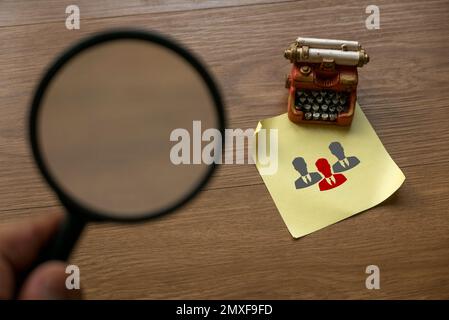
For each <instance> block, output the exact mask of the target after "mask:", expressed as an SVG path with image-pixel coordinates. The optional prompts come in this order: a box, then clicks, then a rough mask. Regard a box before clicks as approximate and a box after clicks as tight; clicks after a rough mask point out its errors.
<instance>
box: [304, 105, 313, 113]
mask: <svg viewBox="0 0 449 320" xmlns="http://www.w3.org/2000/svg"><path fill="white" fill-rule="evenodd" d="M311 108H312V107H311V106H310V104H306V105H305V106H304V107H303V109H304V110H305V111H310V109H311Z"/></svg>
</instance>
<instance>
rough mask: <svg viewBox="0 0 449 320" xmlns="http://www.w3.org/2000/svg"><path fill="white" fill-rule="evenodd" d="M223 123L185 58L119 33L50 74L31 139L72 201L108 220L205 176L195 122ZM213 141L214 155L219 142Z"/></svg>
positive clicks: (172, 197)
mask: <svg viewBox="0 0 449 320" xmlns="http://www.w3.org/2000/svg"><path fill="white" fill-rule="evenodd" d="M219 119H220V117H219V116H218V114H217V107H216V103H215V101H214V99H213V95H212V94H211V91H210V87H209V86H208V84H207V83H206V81H205V79H204V77H203V75H201V74H200V72H199V71H198V70H197V69H196V68H195V67H194V66H193V65H192V63H191V62H189V61H188V60H186V59H185V58H184V57H182V56H181V55H180V54H178V53H177V52H175V51H173V50H172V49H170V48H167V47H165V46H162V45H160V44H158V43H152V42H149V41H142V40H140V39H116V40H114V41H106V42H103V43H99V44H97V45H95V46H92V47H90V48H87V49H85V50H83V51H81V52H79V53H78V54H76V55H74V56H73V57H72V58H71V59H70V60H68V61H67V62H66V63H65V64H64V65H63V66H62V67H61V68H60V69H59V70H58V71H57V72H56V74H55V75H54V76H53V78H52V79H51V81H50V82H49V84H48V86H47V88H46V90H45V92H44V94H43V96H42V100H41V102H40V106H39V112H38V114H37V119H36V121H37V123H36V128H37V131H36V134H37V144H38V148H39V152H40V155H41V157H42V160H43V164H44V166H45V168H46V170H47V172H48V175H49V177H50V178H51V179H52V181H53V182H54V183H55V185H57V186H58V188H59V190H60V191H62V192H63V193H64V194H65V195H66V196H67V197H68V198H70V199H71V200H73V201H74V202H76V203H79V204H80V205H81V206H83V207H85V208H87V209H88V210H90V211H92V212H96V213H99V214H100V215H102V216H105V217H108V218H118V219H138V218H143V217H146V216H151V215H153V214H155V213H158V212H161V211H164V210H166V209H167V208H169V207H171V206H174V205H175V204H176V203H179V202H182V201H183V200H184V199H185V198H186V197H188V196H189V194H191V193H192V190H194V189H195V188H197V187H198V186H199V185H200V184H201V183H202V182H203V181H204V179H205V178H206V176H207V175H208V173H209V170H210V164H207V163H204V162H203V161H200V163H198V161H196V164H193V162H194V157H197V158H198V152H200V153H201V150H202V147H203V146H204V142H201V138H202V137H201V133H200V136H198V132H194V129H193V127H194V126H196V127H197V128H198V126H200V127H201V129H202V130H204V129H208V128H215V129H221V127H220V120H219ZM194 121H195V123H194ZM170 137H172V140H174V141H170ZM208 143H210V142H208ZM212 143H217V149H216V150H217V151H219V148H220V147H221V141H215V142H212ZM218 144H220V145H218ZM195 153H196V154H195ZM217 156H218V153H217ZM181 159H182V162H183V163H182V164H179V162H180V160H181ZM189 163H190V164H189Z"/></svg>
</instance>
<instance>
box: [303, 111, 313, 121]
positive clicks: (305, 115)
mask: <svg viewBox="0 0 449 320" xmlns="http://www.w3.org/2000/svg"><path fill="white" fill-rule="evenodd" d="M304 118H305V119H306V120H310V118H312V113H311V112H306V113H305V114H304Z"/></svg>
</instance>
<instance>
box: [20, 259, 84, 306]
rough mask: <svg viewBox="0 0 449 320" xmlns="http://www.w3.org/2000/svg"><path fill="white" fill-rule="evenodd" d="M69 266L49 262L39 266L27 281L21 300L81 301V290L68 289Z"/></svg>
mask: <svg viewBox="0 0 449 320" xmlns="http://www.w3.org/2000/svg"><path fill="white" fill-rule="evenodd" d="M66 267H67V264H66V263H64V262H61V261H49V262H46V263H44V264H42V265H40V266H38V267H37V268H36V269H35V270H34V271H33V272H32V273H31V274H30V276H29V277H28V278H27V280H26V281H25V283H24V285H23V287H22V289H21V291H20V294H19V299H21V300H66V299H81V297H82V295H81V290H80V289H68V288H67V287H66V279H67V277H68V276H69V274H67V273H66Z"/></svg>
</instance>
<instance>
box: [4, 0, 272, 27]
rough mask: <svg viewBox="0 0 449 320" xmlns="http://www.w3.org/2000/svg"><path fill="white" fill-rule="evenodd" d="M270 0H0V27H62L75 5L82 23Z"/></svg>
mask: <svg viewBox="0 0 449 320" xmlns="http://www.w3.org/2000/svg"><path fill="white" fill-rule="evenodd" d="M270 2H273V0H239V1H238V0H207V1H205V0H200V1H198V0H187V1H186V0H162V1H161V0H158V1H142V0H128V1H120V0H113V1H111V0H97V1H89V0H78V1H70V0H45V1H34V2H32V3H30V2H29V1H26V0H2V1H1V3H0V27H4V26H15V25H26V24H36V23H45V22H54V21H58V22H59V23H60V25H61V27H64V23H65V20H66V18H67V16H68V15H67V14H66V13H65V11H66V8H67V6H70V5H77V6H78V7H79V9H80V18H81V21H82V23H83V22H84V21H85V20H86V19H93V18H106V17H115V16H130V15H138V14H148V13H160V12H172V11H189V10H200V9H210V8H222V7H232V6H246V5H253V4H261V3H270Z"/></svg>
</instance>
